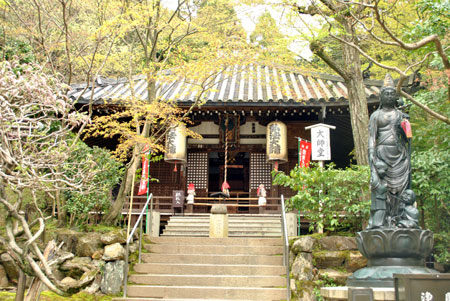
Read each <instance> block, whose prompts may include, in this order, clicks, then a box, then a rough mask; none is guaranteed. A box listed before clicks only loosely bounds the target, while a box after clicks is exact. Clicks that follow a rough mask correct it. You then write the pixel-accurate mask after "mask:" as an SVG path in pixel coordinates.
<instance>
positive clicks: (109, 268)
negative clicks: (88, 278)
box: [100, 260, 125, 295]
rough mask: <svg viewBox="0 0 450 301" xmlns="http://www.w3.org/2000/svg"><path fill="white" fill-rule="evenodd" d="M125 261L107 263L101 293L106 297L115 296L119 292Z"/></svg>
mask: <svg viewBox="0 0 450 301" xmlns="http://www.w3.org/2000/svg"><path fill="white" fill-rule="evenodd" d="M124 269H125V261H123V260H119V261H113V262H107V263H106V265H105V270H104V273H103V278H102V283H101V285H100V288H101V291H102V293H104V294H107V295H116V294H118V293H119V292H120V291H121V287H122V284H123V273H124Z"/></svg>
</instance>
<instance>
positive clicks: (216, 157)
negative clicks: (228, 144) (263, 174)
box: [208, 151, 250, 197]
mask: <svg viewBox="0 0 450 301" xmlns="http://www.w3.org/2000/svg"><path fill="white" fill-rule="evenodd" d="M224 158H225V153H224V152H210V153H209V154H208V160H209V175H208V183H209V185H208V191H209V192H210V193H213V192H217V191H220V188H221V186H222V183H223V180H224V166H225V160H224ZM249 163H250V154H249V153H248V152H238V151H236V152H233V151H230V152H228V167H227V170H228V175H227V182H228V184H229V185H230V196H231V197H242V196H245V197H248V192H249Z"/></svg>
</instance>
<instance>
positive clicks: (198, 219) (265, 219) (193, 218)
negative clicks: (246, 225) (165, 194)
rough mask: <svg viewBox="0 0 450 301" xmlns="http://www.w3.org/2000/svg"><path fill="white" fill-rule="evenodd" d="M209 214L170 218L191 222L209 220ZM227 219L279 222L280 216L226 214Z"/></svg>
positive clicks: (233, 220)
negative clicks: (237, 215) (234, 215)
mask: <svg viewBox="0 0 450 301" xmlns="http://www.w3.org/2000/svg"><path fill="white" fill-rule="evenodd" d="M209 218H210V217H209V215H208V216H205V217H176V216H172V217H171V218H170V220H171V221H178V222H181V221H185V222H191V221H209ZM228 220H229V221H231V222H236V221H239V222H247V221H248V222H254V221H257V222H266V221H267V222H280V217H232V216H228Z"/></svg>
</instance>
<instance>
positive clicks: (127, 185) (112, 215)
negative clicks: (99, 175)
mask: <svg viewBox="0 0 450 301" xmlns="http://www.w3.org/2000/svg"><path fill="white" fill-rule="evenodd" d="M131 160H132V161H131V162H130V165H129V167H128V168H126V170H125V175H124V177H123V181H122V183H121V184H120V189H119V193H118V195H117V198H116V200H115V202H114V203H113V204H112V206H111V209H110V210H109V213H108V214H107V215H106V216H105V218H104V219H103V221H104V222H105V223H106V224H113V223H114V222H115V221H116V220H117V218H118V217H119V215H120V212H121V211H122V208H123V204H125V200H126V198H127V195H128V192H130V191H131V189H134V187H131V183H133V177H134V176H135V175H136V170H137V168H138V166H139V163H140V162H141V160H140V156H139V153H138V151H137V147H135V148H134V150H133V157H132V158H131Z"/></svg>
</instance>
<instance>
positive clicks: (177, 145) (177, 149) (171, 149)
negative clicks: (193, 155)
mask: <svg viewBox="0 0 450 301" xmlns="http://www.w3.org/2000/svg"><path fill="white" fill-rule="evenodd" d="M186 153H187V151H186V127H185V126H184V125H182V124H181V125H179V126H176V127H171V128H170V129H169V131H168V132H167V134H166V153H165V155H164V161H166V162H169V163H174V164H175V168H174V171H175V172H176V171H177V163H186Z"/></svg>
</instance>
